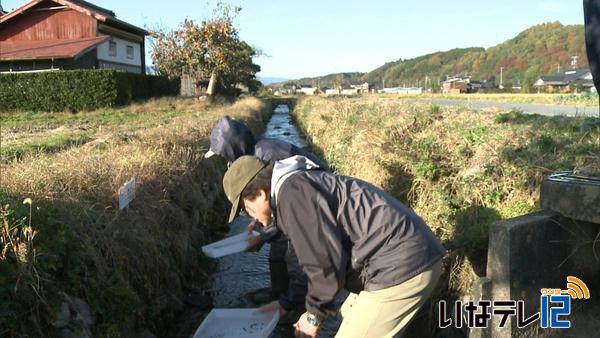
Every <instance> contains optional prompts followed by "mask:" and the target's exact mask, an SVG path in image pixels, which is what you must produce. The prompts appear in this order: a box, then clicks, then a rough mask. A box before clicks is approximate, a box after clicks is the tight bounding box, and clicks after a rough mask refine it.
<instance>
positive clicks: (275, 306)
mask: <svg viewBox="0 0 600 338" xmlns="http://www.w3.org/2000/svg"><path fill="white" fill-rule="evenodd" d="M276 310H277V311H279V318H282V317H285V315H286V314H287V311H285V309H284V308H283V306H281V304H279V301H272V302H270V303H269V304H267V305H263V306H261V307H259V308H258V310H257V311H259V312H271V311H276Z"/></svg>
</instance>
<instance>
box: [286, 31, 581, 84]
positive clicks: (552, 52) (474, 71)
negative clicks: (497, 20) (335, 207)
mask: <svg viewBox="0 0 600 338" xmlns="http://www.w3.org/2000/svg"><path fill="white" fill-rule="evenodd" d="M572 56H578V60H577V61H578V63H577V64H578V66H579V68H586V67H587V66H588V61H587V57H586V50H585V36H584V27H583V25H562V24H561V23H560V22H552V23H544V24H540V25H536V26H533V27H531V28H528V29H527V30H525V31H523V32H521V33H520V34H519V35H517V36H516V37H515V38H513V39H510V40H508V41H505V42H503V43H501V44H499V45H496V46H493V47H490V48H488V49H484V48H463V49H453V50H450V51H445V52H436V53H432V54H428V55H424V56H420V57H417V58H414V59H410V60H402V59H400V60H397V61H394V62H388V63H386V64H384V65H383V66H381V67H379V68H377V69H375V70H373V71H371V72H368V73H365V74H360V73H340V74H330V75H327V76H325V77H320V78H308V79H300V80H297V81H295V82H297V83H299V84H309V85H320V86H333V85H335V84H336V82H339V81H340V79H343V80H344V82H345V83H346V84H349V83H352V84H358V83H362V82H365V81H366V82H369V83H370V84H372V85H374V86H376V87H382V86H385V87H393V86H424V87H428V86H433V87H436V86H438V85H439V83H440V82H442V81H444V79H445V78H446V76H451V75H455V74H461V73H467V74H468V75H471V76H472V79H473V80H493V81H495V82H496V84H498V83H499V81H500V68H501V67H502V68H503V83H504V86H505V87H510V85H512V84H520V85H523V86H524V87H527V86H528V85H530V84H532V83H533V82H535V80H537V78H539V76H540V75H545V74H552V73H556V72H557V70H561V71H564V70H566V69H569V68H571V57H572Z"/></svg>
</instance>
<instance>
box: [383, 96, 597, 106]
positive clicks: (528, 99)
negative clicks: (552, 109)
mask: <svg viewBox="0 0 600 338" xmlns="http://www.w3.org/2000/svg"><path fill="white" fill-rule="evenodd" d="M377 96H381V97H383V98H386V99H392V100H397V99H406V100H411V99H450V100H482V101H500V102H519V103H539V104H558V105H585V106H597V105H598V94H596V93H580V94H570V93H562V94H559V93H556V94H548V93H540V94H521V93H488V94H482V93H478V94H409V95H406V94H400V95H398V94H377Z"/></svg>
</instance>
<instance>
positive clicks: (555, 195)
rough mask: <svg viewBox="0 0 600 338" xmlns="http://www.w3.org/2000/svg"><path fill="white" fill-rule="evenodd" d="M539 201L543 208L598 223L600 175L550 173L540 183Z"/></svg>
mask: <svg viewBox="0 0 600 338" xmlns="http://www.w3.org/2000/svg"><path fill="white" fill-rule="evenodd" d="M540 202H541V205H542V208H544V209H547V210H553V211H556V212H558V213H560V214H561V215H563V216H565V217H569V218H571V219H574V220H579V221H584V222H590V223H595V224H599V225H600V177H594V176H590V175H583V174H572V173H557V174H553V175H550V176H549V177H548V178H547V179H546V180H545V181H544V182H543V183H542V187H541V192H540Z"/></svg>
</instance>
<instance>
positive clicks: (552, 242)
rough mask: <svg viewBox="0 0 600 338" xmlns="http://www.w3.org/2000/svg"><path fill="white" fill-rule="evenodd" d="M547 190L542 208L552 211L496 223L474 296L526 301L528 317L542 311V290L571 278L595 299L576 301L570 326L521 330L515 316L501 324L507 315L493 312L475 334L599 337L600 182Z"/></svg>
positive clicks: (547, 187) (554, 186) (534, 326)
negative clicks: (599, 213) (503, 325)
mask: <svg viewBox="0 0 600 338" xmlns="http://www.w3.org/2000/svg"><path fill="white" fill-rule="evenodd" d="M574 191H576V192H577V194H574V193H573V192H574ZM542 194H543V196H542V198H541V200H542V206H545V207H546V208H547V209H545V210H543V211H540V212H536V213H532V214H528V215H524V216H520V217H516V218H513V219H509V220H504V221H499V222H496V223H494V224H493V225H492V228H491V230H490V238H489V248H488V262H487V272H486V274H487V275H486V276H485V277H483V278H480V279H479V281H478V282H477V283H475V286H474V288H473V294H472V299H473V300H476V301H478V300H493V301H499V300H523V301H524V310H525V311H524V317H525V318H528V317H530V316H531V315H533V314H535V313H537V312H540V311H541V309H542V307H541V306H540V303H541V300H540V297H541V291H540V290H541V289H542V288H556V289H563V290H564V289H567V276H575V277H578V278H580V279H581V280H582V281H584V282H585V283H586V285H587V287H588V288H589V290H590V293H591V297H590V299H587V300H586V299H572V300H571V314H570V315H568V316H562V317H560V318H561V320H570V321H571V328H568V329H550V328H541V327H540V326H541V325H540V321H539V320H538V321H535V322H534V323H532V324H531V325H529V326H527V327H525V328H519V327H518V325H517V320H516V316H512V317H510V319H509V321H508V323H507V324H506V326H505V327H504V328H500V327H499V324H500V320H501V318H502V317H501V316H494V315H492V316H491V320H490V322H489V325H488V327H487V328H485V329H472V330H471V331H470V337H494V338H495V337H502V338H504V337H507V338H508V337H565V336H573V337H575V336H577V337H597V336H598V334H599V332H600V294H598V291H600V224H598V223H595V221H596V220H597V219H598V216H599V215H598V213H597V208H598V207H599V206H600V204H598V205H596V204H595V203H592V202H593V201H594V200H597V198H600V185H598V186H594V185H583V186H582V185H576V184H564V183H556V182H549V181H547V182H545V183H544V186H543V187H542ZM577 196H579V198H577ZM584 196H587V198H584ZM550 209H552V210H550ZM573 210H580V212H578V213H574V212H573ZM584 210H591V212H589V211H588V212H585V211H584ZM576 218H580V219H576ZM592 221H593V222H592Z"/></svg>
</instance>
